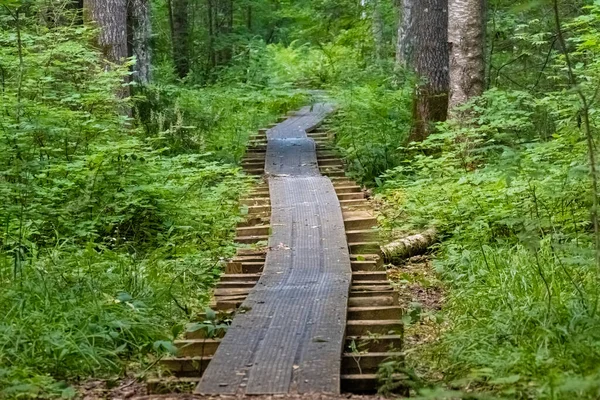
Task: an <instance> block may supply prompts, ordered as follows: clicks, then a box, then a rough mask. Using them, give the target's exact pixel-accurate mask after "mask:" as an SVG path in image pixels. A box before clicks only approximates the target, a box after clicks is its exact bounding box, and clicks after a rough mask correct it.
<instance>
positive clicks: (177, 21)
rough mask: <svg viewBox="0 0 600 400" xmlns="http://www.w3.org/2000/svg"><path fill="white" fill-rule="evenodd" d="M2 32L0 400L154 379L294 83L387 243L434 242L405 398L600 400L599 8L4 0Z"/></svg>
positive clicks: (365, 0) (348, 1)
mask: <svg viewBox="0 0 600 400" xmlns="http://www.w3.org/2000/svg"><path fill="white" fill-rule="evenodd" d="M484 3H485V5H484ZM0 27H1V30H0V91H1V94H0V99H1V101H0V109H1V110H0V112H1V114H0V115H1V116H0V150H1V151H0V224H1V229H0V315H2V318H1V319H0V397H7V398H12V397H36V396H39V397H60V396H63V397H73V396H75V395H76V389H75V388H74V387H75V386H73V385H76V384H77V383H78V382H81V381H83V380H85V379H87V378H89V377H96V378H111V379H114V378H115V377H119V376H124V375H127V374H129V375H134V376H138V377H144V376H145V374H147V373H148V372H149V371H152V369H153V368H154V367H155V360H156V359H157V357H160V356H161V355H162V354H167V353H168V352H169V351H172V348H173V345H172V340H173V339H174V338H175V337H177V335H178V334H179V333H181V332H182V331H183V330H185V329H186V328H185V326H186V324H187V323H189V322H190V321H191V320H192V317H193V315H195V314H197V313H198V312H199V311H201V310H203V308H204V307H205V305H206V304H207V302H208V298H209V296H210V289H211V287H212V285H213V284H214V282H215V280H216V279H217V278H218V276H219V274H220V272H221V269H222V265H221V262H220V260H222V259H224V258H227V257H229V256H231V255H232V254H233V251H234V244H233V233H234V227H235V224H236V223H237V222H238V221H240V219H241V218H243V215H241V213H240V211H239V205H238V200H239V198H240V196H242V195H243V194H244V193H245V192H246V191H247V190H248V189H249V188H250V187H251V186H252V184H253V181H252V179H250V178H248V177H247V176H245V175H244V174H243V173H242V171H241V168H240V167H239V165H238V164H239V161H240V159H241V157H242V156H243V154H244V151H245V146H246V143H247V140H248V136H249V134H250V133H251V132H252V131H254V130H255V129H257V128H260V127H263V126H265V125H266V124H268V123H271V122H273V121H274V120H275V119H276V117H277V116H279V115H281V114H282V113H285V112H287V111H289V110H293V109H296V108H298V107H300V106H301V105H304V104H308V103H310V102H311V101H312V100H311V95H310V93H311V92H310V89H323V90H326V91H327V93H328V96H329V97H330V98H331V99H332V101H334V102H335V103H336V104H337V107H338V112H337V114H336V115H335V117H334V118H333V119H332V121H331V124H332V126H333V130H334V131H335V132H336V145H337V147H338V149H339V151H340V152H341V154H342V155H343V156H344V158H345V159H346V161H347V165H348V173H349V174H350V175H351V176H352V177H353V178H355V179H357V180H358V181H360V182H361V183H362V184H364V185H365V186H367V187H370V188H373V190H374V192H375V193H376V199H378V201H379V203H380V204H381V215H380V222H381V228H382V231H383V232H385V233H386V234H387V235H389V236H391V237H397V236H399V235H400V236H401V235H404V234H411V233H415V232H421V231H423V230H425V229H428V228H431V227H434V228H435V229H436V231H437V235H438V239H439V243H438V244H436V245H435V263H434V265H435V268H436V272H437V278H438V279H439V280H440V281H441V282H442V284H443V286H444V288H445V292H446V299H445V305H444V307H443V309H442V311H440V312H436V313H435V314H434V315H427V316H425V315H423V316H420V317H419V316H417V318H416V319H412V320H411V319H410V318H409V319H408V320H407V321H405V322H406V323H407V324H410V323H413V324H419V320H422V319H423V318H429V319H431V320H433V321H434V322H435V324H436V326H437V337H436V339H435V340H434V341H432V342H431V343H429V344H427V345H426V346H422V347H420V348H419V349H418V351H416V352H412V353H410V354H408V355H407V362H408V368H409V369H410V371H412V372H414V373H410V374H409V375H410V376H411V377H412V378H413V382H411V383H410V384H411V385H412V387H413V388H414V389H415V391H416V392H420V393H421V394H422V395H423V396H426V397H428V398H446V397H455V398H461V397H464V398H480V397H481V398H483V397H485V396H495V397H497V398H519V399H526V398H540V399H566V398H573V397H575V398H582V399H583V398H589V399H597V398H599V397H600V227H599V224H598V208H599V202H598V172H597V169H598V167H599V165H598V163H597V157H598V152H597V148H596V141H597V139H598V123H599V118H600V115H599V114H598V108H597V101H598V93H599V90H600V31H599V29H600V3H598V1H596V0H593V1H592V0H487V1H486V2H484V1H483V0H449V1H448V0H421V1H418V0H401V1H397V2H394V1H392V0H362V1H358V0H297V1H291V0H254V1H251V0H237V1H233V0H198V1H188V0H129V1H126V0H83V1H82V2H77V1H75V2H73V1H72V0H0ZM418 309H419V305H415V310H418ZM411 315H413V313H411Z"/></svg>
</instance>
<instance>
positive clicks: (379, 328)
mask: <svg viewBox="0 0 600 400" xmlns="http://www.w3.org/2000/svg"><path fill="white" fill-rule="evenodd" d="M403 329H404V327H403V325H402V321H400V320H349V321H348V323H347V324H346V335H347V336H368V335H397V334H400V335H401V334H402V332H403Z"/></svg>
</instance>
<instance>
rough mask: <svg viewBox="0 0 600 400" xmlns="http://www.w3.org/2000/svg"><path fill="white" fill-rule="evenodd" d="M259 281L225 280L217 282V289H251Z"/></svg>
mask: <svg viewBox="0 0 600 400" xmlns="http://www.w3.org/2000/svg"><path fill="white" fill-rule="evenodd" d="M256 282H257V281H252V280H251V281H245V282H223V281H219V283H217V289H251V288H253V287H254V286H256Z"/></svg>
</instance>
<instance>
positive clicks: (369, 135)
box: [333, 84, 412, 184]
mask: <svg viewBox="0 0 600 400" xmlns="http://www.w3.org/2000/svg"><path fill="white" fill-rule="evenodd" d="M411 95H412V91H411V90H410V86H409V85H405V86H404V87H403V88H400V89H394V88H389V87H386V86H385V85H380V86H372V85H365V84H363V85H360V86H356V87H351V88H349V89H344V90H340V91H339V92H337V93H336V100H337V101H338V104H339V110H340V111H339V112H338V113H337V114H336V116H335V119H334V121H333V124H334V127H335V128H334V132H335V134H336V144H337V145H338V147H339V148H340V150H341V152H342V154H343V156H344V157H345V158H346V160H347V161H348V163H349V165H348V170H349V172H350V174H351V175H352V176H353V177H355V178H356V179H357V180H359V181H361V182H363V183H367V184H373V182H375V181H378V180H379V179H378V176H379V175H381V174H382V173H383V172H385V171H386V170H388V169H391V168H393V167H395V166H397V165H399V164H400V163H401V161H402V157H403V155H402V153H401V152H399V151H398V148H399V147H400V146H401V145H402V144H403V143H405V142H406V140H407V138H408V135H409V132H410V125H411V114H410V110H411V101H412V99H411Z"/></svg>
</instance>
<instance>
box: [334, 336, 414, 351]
mask: <svg viewBox="0 0 600 400" xmlns="http://www.w3.org/2000/svg"><path fill="white" fill-rule="evenodd" d="M403 343H404V339H403V337H402V336H400V335H375V336H368V335H367V336H346V349H347V351H350V350H348V349H357V350H358V351H359V352H361V351H368V352H375V353H378V352H386V351H392V352H393V351H398V350H400V349H402V346H403Z"/></svg>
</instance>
